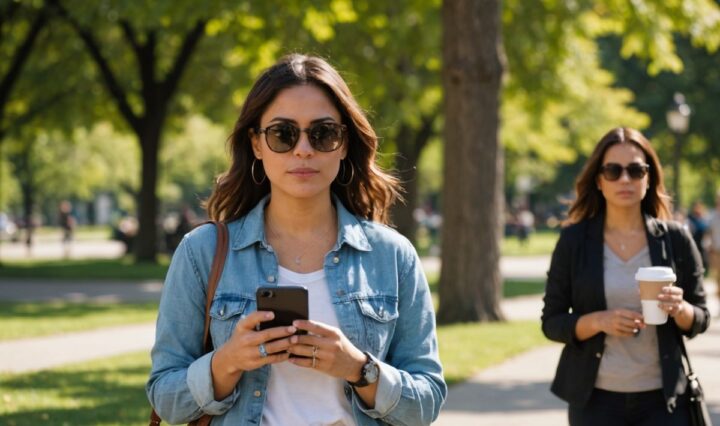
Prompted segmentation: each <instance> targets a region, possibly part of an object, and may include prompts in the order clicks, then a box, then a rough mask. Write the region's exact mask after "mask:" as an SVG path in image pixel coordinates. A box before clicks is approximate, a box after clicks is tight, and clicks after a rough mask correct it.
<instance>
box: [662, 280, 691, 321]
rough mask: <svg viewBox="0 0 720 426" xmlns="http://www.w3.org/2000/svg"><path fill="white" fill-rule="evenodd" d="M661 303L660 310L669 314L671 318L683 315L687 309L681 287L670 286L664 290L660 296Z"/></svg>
mask: <svg viewBox="0 0 720 426" xmlns="http://www.w3.org/2000/svg"><path fill="white" fill-rule="evenodd" d="M658 300H659V301H660V303H659V306H660V309H662V310H663V311H665V312H667V313H668V315H670V316H671V317H675V316H676V315H682V312H683V310H684V308H685V301H684V300H683V289H682V288H681V287H677V286H673V285H669V286H665V287H663V288H662V292H661V293H660V294H659V295H658Z"/></svg>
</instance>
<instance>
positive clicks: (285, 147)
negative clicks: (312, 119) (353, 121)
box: [257, 123, 347, 153]
mask: <svg viewBox="0 0 720 426" xmlns="http://www.w3.org/2000/svg"><path fill="white" fill-rule="evenodd" d="M346 131H347V126H346V125H344V124H338V123H317V124H313V125H312V126H310V127H308V128H306V129H301V128H299V127H297V126H294V125H292V124H290V123H278V124H273V125H271V126H267V127H266V128H264V129H257V133H258V134H260V133H265V142H267V145H268V147H269V148H270V149H271V150H272V151H274V152H279V153H283V152H288V151H291V150H292V149H293V148H295V145H297V143H298V141H299V140H300V133H301V132H305V133H307V135H308V139H309V140H310V146H312V147H313V149H314V150H316V151H320V152H332V151H335V150H336V149H338V148H340V147H341V146H342V144H343V141H344V140H345V138H344V135H345V132H346Z"/></svg>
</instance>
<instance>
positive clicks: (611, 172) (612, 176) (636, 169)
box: [600, 163, 650, 181]
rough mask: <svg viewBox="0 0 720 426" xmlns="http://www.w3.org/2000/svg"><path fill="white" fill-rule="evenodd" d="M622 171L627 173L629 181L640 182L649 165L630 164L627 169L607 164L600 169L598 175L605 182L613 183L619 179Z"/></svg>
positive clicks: (618, 165) (616, 164)
mask: <svg viewBox="0 0 720 426" xmlns="http://www.w3.org/2000/svg"><path fill="white" fill-rule="evenodd" d="M623 170H625V171H627V174H628V176H630V179H633V180H640V179H642V178H644V177H645V175H646V174H647V172H648V170H650V165H649V164H641V163H630V164H628V165H627V167H623V166H621V165H620V164H618V163H607V164H604V165H603V166H602V167H600V174H602V175H603V177H604V178H605V180H609V181H615V180H618V179H620V176H622V174H623Z"/></svg>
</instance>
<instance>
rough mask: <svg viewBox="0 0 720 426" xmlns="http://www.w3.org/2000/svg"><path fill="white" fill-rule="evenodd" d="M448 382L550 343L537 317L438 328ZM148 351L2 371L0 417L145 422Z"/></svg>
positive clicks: (18, 421)
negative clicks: (44, 367) (35, 370)
mask: <svg viewBox="0 0 720 426" xmlns="http://www.w3.org/2000/svg"><path fill="white" fill-rule="evenodd" d="M438 336H439V340H440V356H441V360H442V362H443V367H444V368H445V375H446V376H445V377H446V380H447V381H448V383H451V384H452V383H457V382H459V381H462V380H465V379H467V378H468V377H470V376H471V375H472V374H474V373H476V372H478V371H480V370H482V369H483V368H486V367H488V366H491V365H493V364H497V363H499V362H501V361H502V360H504V359H506V358H508V357H511V356H513V355H516V354H519V353H521V352H523V351H525V350H528V349H531V348H533V347H536V346H538V345H541V344H544V343H545V342H547V341H546V340H545V339H544V338H543V337H542V335H541V333H540V325H539V323H538V322H537V321H522V322H508V323H500V324H462V325H453V326H444V327H439V329H438ZM149 370H150V360H149V356H148V354H147V352H141V353H134V354H129V355H123V356H118V357H113V358H108V359H104V360H100V361H94V362H86V363H82V364H76V365H72V366H68V367H64V368H59V369H53V370H47V371H42V372H38V373H30V374H16V375H10V374H0V398H2V404H0V418H2V419H3V424H5V425H8V426H11V425H13V426H21V425H28V426H29V425H37V424H53V425H146V424H147V418H148V415H149V405H148V403H147V400H146V398H145V391H144V385H145V381H146V380H147V376H148V372H149Z"/></svg>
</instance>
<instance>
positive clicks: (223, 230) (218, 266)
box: [149, 220, 229, 426]
mask: <svg viewBox="0 0 720 426" xmlns="http://www.w3.org/2000/svg"><path fill="white" fill-rule="evenodd" d="M205 223H212V224H213V225H215V228H217V240H216V243H215V256H214V257H213V263H212V267H211V268H210V275H209V276H208V286H207V298H206V300H205V327H204V329H203V349H204V350H205V353H208V352H210V351H211V350H212V340H210V339H209V337H210V306H212V301H213V298H214V297H215V290H217V285H218V282H219V281H220V276H222V272H223V268H224V267H225V259H226V258H227V252H228V238H229V237H228V230H227V225H225V223H223V222H219V221H215V220H209V221H207V222H205ZM211 419H212V416H210V415H207V414H205V415H203V416H202V417H200V418H199V419H197V420H194V421H192V422H190V423H189V424H190V425H197V426H207V425H209V424H210V420H211ZM160 422H162V419H161V418H160V416H158V415H157V413H156V412H155V410H154V409H153V410H152V412H151V413H150V424H149V426H159V425H160Z"/></svg>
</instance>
